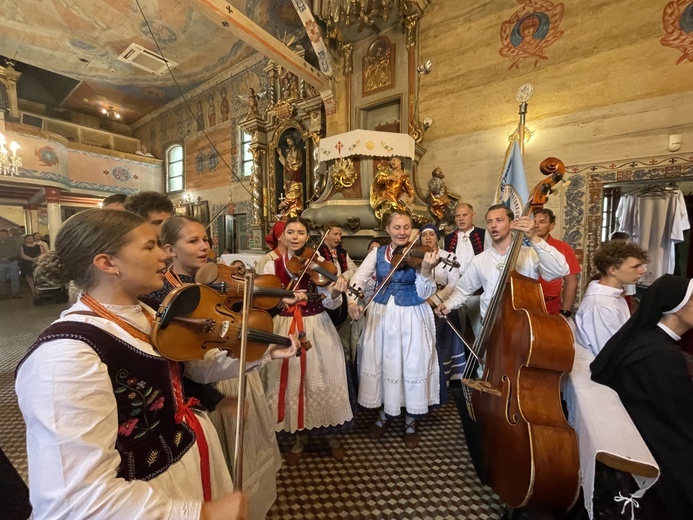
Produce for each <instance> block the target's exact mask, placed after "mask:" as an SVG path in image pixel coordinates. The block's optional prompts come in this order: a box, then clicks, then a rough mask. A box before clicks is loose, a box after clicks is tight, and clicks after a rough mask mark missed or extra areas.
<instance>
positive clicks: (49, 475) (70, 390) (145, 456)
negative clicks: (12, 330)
mask: <svg viewBox="0 0 693 520" xmlns="http://www.w3.org/2000/svg"><path fill="white" fill-rule="evenodd" d="M166 258H167V255H166V253H164V251H163V250H162V249H161V248H159V247H158V246H157V239H156V235H155V234H154V230H153V229H152V226H151V225H150V224H148V223H147V222H146V221H145V220H144V219H142V218H141V217H139V216H138V215H135V214H133V213H129V212H125V211H115V210H101V209H99V210H87V211H83V212H81V213H78V214H77V215H75V216H73V217H71V218H70V219H68V220H67V221H66V222H65V223H64V224H63V227H62V228H61V229H60V231H59V233H58V236H57V239H56V243H55V250H54V251H51V252H49V253H47V254H46V255H44V256H43V257H42V259H41V260H40V262H39V266H38V269H39V270H40V271H41V272H42V273H43V275H44V276H45V277H47V278H48V279H50V280H52V281H55V282H56V283H66V282H67V281H68V280H75V282H76V283H77V285H79V286H80V287H82V288H83V290H84V292H83V293H82V294H81V295H80V298H79V301H78V302H77V303H76V304H75V305H73V306H72V307H71V308H70V309H68V310H67V311H65V312H64V313H63V314H62V315H61V317H60V318H59V319H58V320H57V321H56V322H54V323H53V324H52V325H51V326H49V327H48V329H46V330H45V331H44V332H43V333H42V334H41V335H40V336H39V338H38V339H37V341H36V343H34V345H33V346H32V347H31V349H30V351H29V353H28V354H27V356H26V357H25V358H24V359H23V360H22V362H21V363H20V365H19V367H18V368H17V381H16V392H17V396H18V397H19V406H20V408H21V410H22V413H23V415H24V420H25V422H26V425H27V451H28V456H29V472H30V477H29V485H30V490H31V502H32V505H33V508H34V516H35V517H36V518H167V519H168V518H181V519H191V520H197V519H215V518H234V519H236V518H245V517H246V510H247V503H246V498H245V496H244V495H243V494H242V493H231V491H232V490H233V485H232V482H231V478H230V476H229V472H228V469H227V467H226V464H224V463H223V462H222V461H223V460H224V459H223V453H222V451H221V446H220V444H219V439H218V437H217V434H216V432H215V430H214V427H213V426H212V424H211V423H210V422H209V420H208V419H207V418H206V416H205V414H197V413H195V412H194V411H193V410H192V409H191V408H190V406H191V405H192V404H193V403H191V402H190V401H187V402H184V400H183V397H182V391H181V383H180V370H179V364H178V363H173V362H170V361H168V360H167V359H165V358H162V357H161V356H160V355H159V353H158V352H157V351H156V350H155V349H154V347H153V346H152V344H151V342H150V331H151V327H152V322H153V319H154V311H153V310H152V309H151V308H149V307H147V306H145V305H143V304H141V303H140V302H139V301H138V296H139V295H141V294H146V293H149V292H151V291H155V290H157V289H160V288H161V287H162V285H163V282H164V268H165V261H166ZM296 346H297V343H296V342H295V340H294V341H293V345H292V347H291V349H287V350H278V351H277V354H278V355H293V354H294V353H295V351H296ZM238 370H239V365H238V360H237V359H233V358H230V357H228V356H227V355H226V353H225V352H222V351H214V352H211V353H210V355H209V356H208V357H207V358H205V360H203V361H201V362H198V363H196V364H189V365H187V366H186V373H188V376H190V377H192V378H195V379H197V380H199V381H200V382H207V381H212V380H219V379H227V378H230V377H234V375H237V374H238Z"/></svg>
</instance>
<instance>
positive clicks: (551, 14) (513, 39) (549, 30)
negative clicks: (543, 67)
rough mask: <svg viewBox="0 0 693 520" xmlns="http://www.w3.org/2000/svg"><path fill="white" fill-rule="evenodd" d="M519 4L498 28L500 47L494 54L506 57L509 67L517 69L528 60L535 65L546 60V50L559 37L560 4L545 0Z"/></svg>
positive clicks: (561, 18) (527, 1)
mask: <svg viewBox="0 0 693 520" xmlns="http://www.w3.org/2000/svg"><path fill="white" fill-rule="evenodd" d="M517 2H518V3H519V4H520V5H521V7H520V8H519V9H518V10H517V11H515V12H514V13H513V14H512V16H511V17H510V18H509V19H508V20H506V21H505V22H503V24H502V25H501V29H500V37H501V43H502V45H503V46H502V47H501V49H500V50H499V51H498V53H499V54H500V55H501V56H502V57H504V58H508V59H509V60H510V67H509V69H519V68H520V62H521V61H522V60H525V59H528V60H531V61H534V66H535V67H536V66H537V65H539V63H540V62H541V61H542V60H548V59H549V58H548V56H547V55H546V50H547V49H548V48H549V47H550V46H551V45H553V44H554V43H555V42H556V41H557V40H559V39H560V38H561V36H563V31H562V30H561V29H560V24H561V21H563V12H564V8H563V4H562V3H558V4H554V3H553V2H551V1H549V0H517Z"/></svg>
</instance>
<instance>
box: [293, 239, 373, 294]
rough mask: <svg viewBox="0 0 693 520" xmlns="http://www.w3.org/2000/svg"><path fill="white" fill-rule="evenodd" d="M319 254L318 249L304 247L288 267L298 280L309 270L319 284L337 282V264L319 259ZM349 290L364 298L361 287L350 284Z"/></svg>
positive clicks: (311, 276) (312, 279) (314, 280)
mask: <svg viewBox="0 0 693 520" xmlns="http://www.w3.org/2000/svg"><path fill="white" fill-rule="evenodd" d="M317 256H318V255H317V251H316V250H314V249H312V248H310V247H303V248H302V249H300V250H299V251H297V252H296V253H295V254H294V255H293V256H292V257H291V259H290V260H289V261H288V262H287V265H286V269H287V270H288V271H289V272H290V273H291V275H292V276H293V277H294V279H296V280H300V278H301V277H302V276H303V274H304V273H306V272H309V273H310V279H311V281H312V282H313V283H314V284H315V285H318V286H325V285H327V284H329V283H333V282H336V281H337V278H338V275H337V266H336V265H334V264H333V263H332V262H328V261H327V260H318V259H317ZM347 290H348V291H349V292H350V293H351V294H353V295H354V296H356V297H357V298H363V291H362V290H361V289H360V288H357V287H354V286H351V285H350V286H349V287H347Z"/></svg>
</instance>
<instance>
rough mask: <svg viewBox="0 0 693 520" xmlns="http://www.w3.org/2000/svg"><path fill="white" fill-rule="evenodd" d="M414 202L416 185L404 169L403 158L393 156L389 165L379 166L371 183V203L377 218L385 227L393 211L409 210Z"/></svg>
mask: <svg viewBox="0 0 693 520" xmlns="http://www.w3.org/2000/svg"><path fill="white" fill-rule="evenodd" d="M412 202H414V186H413V184H412V182H411V177H410V176H409V174H407V173H406V172H405V171H404V170H403V169H402V159H400V158H399V157H392V158H390V160H389V162H388V167H387V168H386V167H384V166H379V167H378V173H377V174H376V176H375V178H374V179H373V182H372V184H371V194H370V203H371V207H372V208H373V209H374V210H375V218H377V219H378V220H379V221H380V226H381V227H382V228H383V229H385V225H386V222H387V218H388V216H389V214H390V213H391V212H392V211H395V210H398V209H399V210H404V211H407V210H408V205H409V204H411V203H412Z"/></svg>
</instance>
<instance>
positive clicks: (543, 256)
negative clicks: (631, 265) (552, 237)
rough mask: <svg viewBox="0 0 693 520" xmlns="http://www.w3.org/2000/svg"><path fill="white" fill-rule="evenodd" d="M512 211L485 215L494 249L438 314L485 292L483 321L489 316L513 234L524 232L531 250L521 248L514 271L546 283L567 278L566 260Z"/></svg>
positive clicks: (473, 265) (497, 209) (495, 209)
mask: <svg viewBox="0 0 693 520" xmlns="http://www.w3.org/2000/svg"><path fill="white" fill-rule="evenodd" d="M513 218H514V215H513V212H512V210H511V209H509V208H507V207H505V206H504V205H502V204H496V205H494V206H491V207H490V208H489V209H488V211H487V212H486V231H487V233H488V234H489V235H490V237H491V241H492V244H491V247H490V248H489V249H486V250H485V251H484V252H483V253H480V254H478V255H477V256H475V257H474V259H473V260H472V261H471V262H470V264H469V267H468V268H467V270H466V271H465V272H464V274H463V275H462V278H460V279H459V280H458V282H457V285H456V286H455V289H454V290H453V292H452V294H451V295H450V296H449V297H448V298H447V300H445V301H444V302H443V303H442V304H440V305H439V306H438V307H437V309H436V310H437V312H439V313H441V314H446V313H447V312H449V311H450V310H452V309H456V308H458V307H459V306H460V305H462V304H463V303H464V302H465V301H467V299H468V298H469V297H470V296H471V295H472V294H474V292H475V291H477V290H478V289H480V288H482V287H483V289H484V292H483V294H482V295H481V317H482V319H483V317H484V316H485V315H486V310H487V309H488V306H489V303H490V302H491V298H492V297H493V293H494V290H495V288H496V285H497V283H498V280H499V279H500V275H501V272H502V271H503V268H504V267H505V263H506V260H507V256H508V252H509V250H510V245H511V244H512V241H513V235H512V233H511V231H512V230H517V231H521V232H523V233H524V234H525V237H526V239H527V240H529V242H530V244H531V246H525V245H523V246H521V249H520V253H519V255H518V257H517V262H516V264H515V269H516V270H517V272H518V273H520V274H523V275H525V276H528V277H530V278H534V279H535V280H536V279H538V278H539V275H541V276H542V278H544V279H545V280H555V279H556V278H561V277H563V276H566V275H567V274H568V264H567V263H566V260H565V257H564V256H563V255H562V254H561V253H559V252H558V250H557V249H556V248H555V247H552V246H550V245H548V244H547V243H546V241H544V240H542V239H541V238H539V236H537V234H536V232H535V227H534V220H532V219H531V218H530V217H520V218H519V219H518V220H513Z"/></svg>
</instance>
